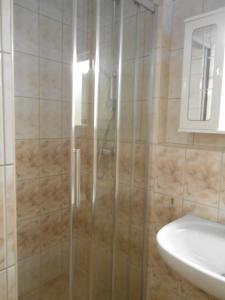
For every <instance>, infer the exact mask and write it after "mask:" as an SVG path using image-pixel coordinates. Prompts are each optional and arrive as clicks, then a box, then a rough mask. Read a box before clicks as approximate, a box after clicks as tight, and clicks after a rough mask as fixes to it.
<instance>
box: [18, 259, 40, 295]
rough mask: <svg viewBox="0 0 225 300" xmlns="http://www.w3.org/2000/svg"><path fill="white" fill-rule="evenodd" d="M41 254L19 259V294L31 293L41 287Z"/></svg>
mask: <svg viewBox="0 0 225 300" xmlns="http://www.w3.org/2000/svg"><path fill="white" fill-rule="evenodd" d="M40 263H41V261H40V255H35V256H30V257H28V258H27V259H24V260H21V261H19V264H18V290H19V296H23V295H25V294H29V293H31V292H32V291H33V290H35V289H37V288H39V287H40V283H41V272H40Z"/></svg>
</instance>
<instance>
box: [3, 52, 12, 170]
mask: <svg viewBox="0 0 225 300" xmlns="http://www.w3.org/2000/svg"><path fill="white" fill-rule="evenodd" d="M2 58H3V61H2V62H3V85H4V99H3V101H4V135H5V136H4V137H5V141H4V144H5V164H13V163H14V140H15V136H14V134H15V133H14V130H15V129H14V126H15V125H14V101H13V77H12V74H13V66H12V56H11V54H8V53H7V54H6V53H5V54H3V56H2ZM8 120H11V122H9V121H8Z"/></svg>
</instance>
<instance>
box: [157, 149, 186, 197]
mask: <svg viewBox="0 0 225 300" xmlns="http://www.w3.org/2000/svg"><path fill="white" fill-rule="evenodd" d="M156 151H157V152H156V164H157V185H156V190H157V191H158V192H161V193H165V194H169V195H182V192H183V182H184V181H183V180H184V178H183V176H184V173H183V172H184V163H185V149H179V148H172V147H163V146H158V147H157V148H156Z"/></svg>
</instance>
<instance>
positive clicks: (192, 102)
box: [188, 25, 217, 121]
mask: <svg viewBox="0 0 225 300" xmlns="http://www.w3.org/2000/svg"><path fill="white" fill-rule="evenodd" d="M216 33H217V26H216V25H209V26H205V27H201V28H197V29H195V30H194V31H193V34H192V55H191V72H190V84H189V103H188V119H189V120H191V121H208V120H210V118H211V108H212V91H213V79H214V78H213V77H214V62H215V45H216Z"/></svg>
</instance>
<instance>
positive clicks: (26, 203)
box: [16, 179, 41, 219]
mask: <svg viewBox="0 0 225 300" xmlns="http://www.w3.org/2000/svg"><path fill="white" fill-rule="evenodd" d="M16 197H17V217H18V219H21V218H32V217H35V216H37V215H38V214H39V213H40V205H41V203H40V195H39V179H28V180H18V181H17V183H16Z"/></svg>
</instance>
